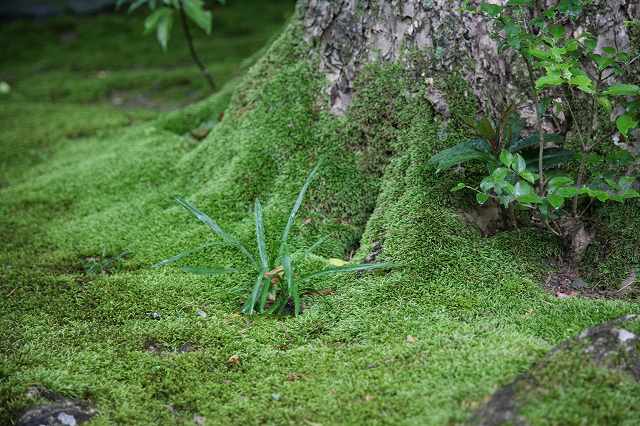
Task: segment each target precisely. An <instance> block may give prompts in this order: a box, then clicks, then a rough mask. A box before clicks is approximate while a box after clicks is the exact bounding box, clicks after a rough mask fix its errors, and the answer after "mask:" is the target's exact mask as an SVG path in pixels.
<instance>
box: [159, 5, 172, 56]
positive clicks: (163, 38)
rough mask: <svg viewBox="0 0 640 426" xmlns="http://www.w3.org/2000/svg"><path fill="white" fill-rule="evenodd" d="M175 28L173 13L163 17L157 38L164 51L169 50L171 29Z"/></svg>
mask: <svg viewBox="0 0 640 426" xmlns="http://www.w3.org/2000/svg"><path fill="white" fill-rule="evenodd" d="M172 26H173V13H171V14H167V15H165V16H162V17H161V18H160V20H159V21H158V27H157V28H156V37H158V42H159V43H160V46H162V49H163V50H167V46H168V44H169V37H171V27H172Z"/></svg>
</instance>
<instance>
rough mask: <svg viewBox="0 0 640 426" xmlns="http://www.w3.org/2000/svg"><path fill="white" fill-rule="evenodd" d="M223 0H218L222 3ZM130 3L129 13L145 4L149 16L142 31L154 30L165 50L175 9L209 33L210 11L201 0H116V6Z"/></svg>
mask: <svg viewBox="0 0 640 426" xmlns="http://www.w3.org/2000/svg"><path fill="white" fill-rule="evenodd" d="M224 1H225V0H218V2H219V3H221V4H224ZM126 3H130V5H129V8H128V12H129V13H131V12H133V11H135V10H137V9H140V8H141V7H142V6H147V8H148V9H149V12H150V14H149V16H148V17H147V19H146V20H145V22H144V32H145V34H148V33H150V32H152V31H154V30H155V32H156V37H157V38H158V42H159V43H160V46H162V48H163V49H164V50H167V46H168V44H169V38H170V37H171V29H172V28H173V22H174V15H175V13H176V11H180V10H183V11H184V13H185V15H186V16H187V17H188V18H189V19H190V20H191V21H192V22H194V23H195V24H196V25H197V26H198V27H199V28H201V29H202V30H203V31H204V32H205V33H207V34H211V18H212V15H211V12H210V11H207V10H205V7H204V6H205V5H204V1H203V0H118V1H117V2H116V8H120V7H122V6H123V5H124V4H126Z"/></svg>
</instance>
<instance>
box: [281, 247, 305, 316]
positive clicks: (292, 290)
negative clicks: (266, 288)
mask: <svg viewBox="0 0 640 426" xmlns="http://www.w3.org/2000/svg"><path fill="white" fill-rule="evenodd" d="M282 268H283V269H284V279H285V283H286V285H287V291H288V293H289V296H290V297H291V299H293V308H294V311H293V312H294V315H295V316H298V315H300V314H301V313H302V303H301V301H300V292H299V291H298V283H297V282H296V281H295V280H294V279H293V265H292V264H291V257H289V255H288V254H286V255H285V256H284V257H283V258H282Z"/></svg>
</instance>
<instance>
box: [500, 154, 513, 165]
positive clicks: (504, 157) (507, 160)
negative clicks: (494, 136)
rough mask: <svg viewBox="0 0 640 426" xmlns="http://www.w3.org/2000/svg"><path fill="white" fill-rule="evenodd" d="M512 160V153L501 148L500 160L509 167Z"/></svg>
mask: <svg viewBox="0 0 640 426" xmlns="http://www.w3.org/2000/svg"><path fill="white" fill-rule="evenodd" d="M513 161H514V157H513V154H512V153H510V152H509V151H507V150H502V152H501V153H500V162H501V163H502V164H504V165H505V166H507V167H511V165H512V164H513Z"/></svg>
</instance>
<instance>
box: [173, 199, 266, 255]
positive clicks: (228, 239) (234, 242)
mask: <svg viewBox="0 0 640 426" xmlns="http://www.w3.org/2000/svg"><path fill="white" fill-rule="evenodd" d="M176 202H177V203H178V204H180V205H181V206H182V207H184V208H185V209H187V210H188V211H189V212H190V213H191V214H193V215H194V216H195V217H196V218H197V219H198V220H199V221H200V222H202V223H204V224H205V225H207V226H208V227H209V228H210V229H211V230H212V231H213V233H214V234H216V235H217V236H219V237H220V238H222V240H223V241H224V242H225V243H226V244H228V245H230V246H232V247H235V248H237V249H238V250H240V251H241V252H242V254H244V255H245V257H246V258H247V259H249V261H250V262H251V263H253V264H254V265H257V263H256V260H255V259H254V258H253V256H252V255H251V253H249V250H247V249H246V247H245V246H244V245H242V243H241V242H240V241H239V240H238V239H237V238H235V237H234V236H232V235H230V234H228V233H226V232H225V231H224V230H223V229H222V228H221V227H220V225H218V224H217V223H216V222H215V221H214V220H213V219H211V218H210V217H209V216H207V215H206V214H205V213H203V212H201V211H200V210H198V209H197V208H196V207H195V206H194V205H192V204H190V203H189V202H188V201H187V200H185V199H183V198H180V197H178V198H176Z"/></svg>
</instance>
